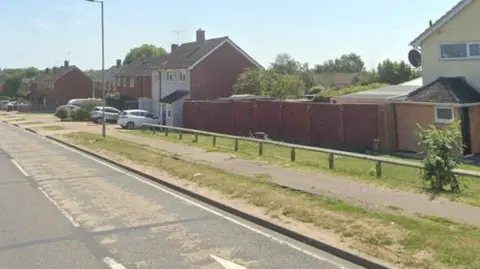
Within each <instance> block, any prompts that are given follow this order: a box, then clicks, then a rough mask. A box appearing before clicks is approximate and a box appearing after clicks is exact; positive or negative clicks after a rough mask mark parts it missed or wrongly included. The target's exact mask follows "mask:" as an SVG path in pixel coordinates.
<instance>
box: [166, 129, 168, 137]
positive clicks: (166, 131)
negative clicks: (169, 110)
mask: <svg viewBox="0 0 480 269" xmlns="http://www.w3.org/2000/svg"><path fill="white" fill-rule="evenodd" d="M165 136H168V128H165Z"/></svg>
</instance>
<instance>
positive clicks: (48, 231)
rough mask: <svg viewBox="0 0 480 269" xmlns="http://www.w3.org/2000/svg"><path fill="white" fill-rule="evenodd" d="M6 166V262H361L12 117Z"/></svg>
mask: <svg viewBox="0 0 480 269" xmlns="http://www.w3.org/2000/svg"><path fill="white" fill-rule="evenodd" d="M12 160H13V161H12ZM0 171H1V174H0V264H1V265H2V266H1V267H2V268H9V269H20V268H22V269H23V268H40V269H42V268H48V269H54V268H62V269H63V268H88V269H96V268H115V269H124V268H128V269H134V268H155V269H156V268H165V269H172V268H175V269H192V268H202V269H203V268H205V269H221V268H237V269H241V268H248V269H273V268H279V269H280V268H281V269H302V268H305V269H312V268H322V269H340V268H348V269H350V268H352V269H353V268H359V267H358V266H355V265H352V264H350V263H348V262H346V261H342V260H340V259H338V258H336V257H333V256H331V255H329V254H326V253H323V252H320V251H318V250H316V249H313V248H310V247H308V246H306V245H303V244H301V243H299V242H295V241H293V240H291V239H288V238H285V237H283V236H281V235H279V234H276V233H274V232H271V231H268V230H266V229H263V228H261V227H258V226H256V225H255V224H252V223H249V222H246V221H244V220H241V219H238V218H236V217H234V216H231V215H229V214H228V213H226V212H222V211H220V210H218V209H215V208H211V207H209V206H207V205H204V204H202V203H200V202H198V201H195V200H192V199H191V198H188V197H185V196H182V195H181V194H178V193H175V192H173V191H171V190H168V189H165V188H164V187H162V186H159V185H156V184H154V183H150V182H148V181H146V180H144V179H142V178H139V177H137V178H135V177H132V176H130V175H128V174H126V173H124V172H123V171H122V170H120V169H118V168H115V167H109V166H106V165H104V164H102V163H100V162H98V161H96V160H94V159H90V158H87V157H86V156H84V155H81V154H78V153H77V152H74V151H71V150H68V149H66V148H64V147H62V146H60V145H58V144H55V143H52V142H50V141H47V140H45V139H43V138H41V137H39V136H37V135H35V134H32V133H29V132H26V131H23V130H21V129H18V128H16V127H13V126H10V125H7V124H3V123H0Z"/></svg>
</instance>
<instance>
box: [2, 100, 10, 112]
mask: <svg viewBox="0 0 480 269" xmlns="http://www.w3.org/2000/svg"><path fill="white" fill-rule="evenodd" d="M8 103H10V101H9V100H2V101H0V109H2V110H7V104H8Z"/></svg>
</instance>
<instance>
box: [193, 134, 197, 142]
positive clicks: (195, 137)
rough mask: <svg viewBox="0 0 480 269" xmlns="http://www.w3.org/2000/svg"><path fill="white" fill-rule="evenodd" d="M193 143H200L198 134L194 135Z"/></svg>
mask: <svg viewBox="0 0 480 269" xmlns="http://www.w3.org/2000/svg"><path fill="white" fill-rule="evenodd" d="M193 142H195V143H197V142H198V134H197V133H195V134H194V135H193Z"/></svg>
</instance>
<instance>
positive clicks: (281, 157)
mask: <svg viewBox="0 0 480 269" xmlns="http://www.w3.org/2000/svg"><path fill="white" fill-rule="evenodd" d="M120 132H122V133H125V134H132V135H137V136H143V137H146V138H157V139H162V140H166V141H170V142H175V143H181V144H185V145H188V146H193V147H199V148H202V149H204V150H206V151H210V152H224V153H229V154H234V155H236V156H238V157H240V158H244V159H250V160H258V161H266V162H269V163H272V164H278V165H281V166H283V167H289V168H293V169H297V170H303V171H308V172H319V173H328V174H333V175H339V176H345V177H348V178H351V179H355V180H359V181H364V182H367V183H372V184H375V185H378V186H382V187H386V188H390V189H397V190H404V191H414V192H421V193H422V192H426V191H428V190H427V187H428V186H427V185H426V184H425V181H424V180H423V179H422V178H421V177H420V169H417V168H411V167H405V166H400V165H393V164H382V177H381V178H377V177H376V174H375V165H376V164H375V162H373V161H368V160H364V159H356V158H351V157H343V156H335V168H334V169H333V170H331V169H330V168H329V166H328V157H329V156H328V154H326V153H321V152H313V151H306V150H296V158H295V161H294V162H292V161H291V160H290V148H287V147H281V146H277V145H268V144H264V145H263V155H261V156H259V155H258V146H257V144H256V143H254V142H249V141H241V140H239V141H238V151H234V144H233V140H232V139H226V138H220V137H217V138H216V139H215V146H213V145H212V144H213V143H212V137H211V136H204V135H198V142H193V140H194V135H193V134H188V133H183V134H182V139H179V136H178V135H177V134H176V133H174V132H171V131H170V133H169V134H168V136H165V134H164V133H162V132H158V131H157V132H156V133H153V132H152V131H145V132H142V131H140V130H133V131H130V130H128V131H123V130H122V131H120ZM415 161H418V160H415ZM459 168H462V169H468V170H473V171H480V167H478V166H474V165H460V167H459ZM460 181H461V182H463V183H464V184H465V186H466V188H464V189H463V191H462V192H461V193H459V194H454V193H449V192H445V193H442V194H440V195H441V196H443V197H447V198H449V199H451V200H456V201H460V202H465V203H468V204H471V205H474V206H480V179H479V178H473V177H466V176H462V177H460Z"/></svg>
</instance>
